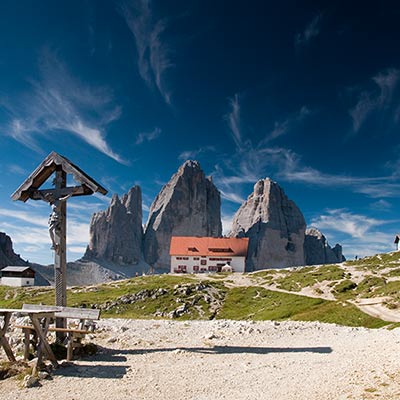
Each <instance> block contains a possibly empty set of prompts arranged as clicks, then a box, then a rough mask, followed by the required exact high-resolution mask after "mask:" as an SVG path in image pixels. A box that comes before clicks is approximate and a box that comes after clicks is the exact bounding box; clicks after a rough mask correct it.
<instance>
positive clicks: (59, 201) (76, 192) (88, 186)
mask: <svg viewBox="0 0 400 400" xmlns="http://www.w3.org/2000/svg"><path fill="white" fill-rule="evenodd" d="M52 174H55V178H54V180H53V186H54V188H51V189H40V187H41V186H42V185H43V183H44V182H46V180H47V179H48V178H49V177H50V176H51V175H52ZM68 174H71V175H73V178H74V180H75V181H76V182H78V183H80V185H79V186H73V187H67V175H68ZM95 192H99V193H101V194H103V195H105V194H107V190H106V189H104V188H103V187H102V186H101V185H99V184H98V183H97V182H96V181H94V180H93V179H92V178H91V177H90V176H88V175H87V174H86V173H85V172H83V171H82V170H81V169H80V168H79V167H77V166H76V165H74V164H72V162H71V161H69V160H68V159H67V158H65V157H63V156H61V155H59V154H57V153H56V152H54V151H53V152H52V153H50V154H49V155H48V156H47V157H46V158H45V160H44V161H43V162H42V163H41V164H40V165H39V166H38V167H37V168H36V170H35V171H34V172H33V173H32V174H31V175H30V176H29V177H28V178H27V180H26V181H25V182H24V183H23V184H22V185H21V186H20V187H19V188H18V189H17V190H16V191H15V192H14V193H13V195H12V196H11V198H12V199H13V200H21V201H23V202H26V201H27V200H28V199H32V200H43V201H46V202H47V203H49V204H50V206H51V214H50V217H49V234H50V239H51V242H52V247H51V248H52V249H53V250H54V282H55V292H56V294H55V305H56V306H62V307H65V306H66V305H67V241H66V231H67V228H66V226H67V224H66V222H67V200H68V199H69V198H70V197H72V196H85V195H91V194H93V193H95Z"/></svg>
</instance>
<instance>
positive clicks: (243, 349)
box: [97, 346, 333, 359]
mask: <svg viewBox="0 0 400 400" xmlns="http://www.w3.org/2000/svg"><path fill="white" fill-rule="evenodd" d="M332 351H333V350H332V348H331V347H327V346H326V347H324V346H321V347H247V346H212V347H211V346H210V347H171V348H149V349H128V350H110V349H105V353H104V355H105V356H106V355H107V354H108V355H109V357H111V358H112V357H113V356H112V354H115V355H118V357H120V356H121V355H123V354H131V355H135V354H137V355H141V354H149V353H163V352H190V353H204V354H242V353H249V354H269V353H320V354H329V353H332ZM97 357H99V359H101V357H102V355H101V354H99V355H98V356H97Z"/></svg>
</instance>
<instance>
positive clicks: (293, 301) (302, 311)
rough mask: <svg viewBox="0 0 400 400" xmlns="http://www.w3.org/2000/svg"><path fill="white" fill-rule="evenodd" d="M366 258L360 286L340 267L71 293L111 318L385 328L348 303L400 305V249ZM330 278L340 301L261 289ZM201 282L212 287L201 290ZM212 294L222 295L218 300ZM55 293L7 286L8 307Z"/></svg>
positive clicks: (3, 291) (131, 282)
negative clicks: (381, 299)
mask: <svg viewBox="0 0 400 400" xmlns="http://www.w3.org/2000/svg"><path fill="white" fill-rule="evenodd" d="M382 260H384V262H383V261H382ZM377 261H379V262H380V264H379V265H380V266H381V265H384V264H385V263H386V266H385V268H388V267H390V268H391V269H390V270H389V271H388V272H387V275H385V276H384V277H382V276H380V274H381V272H376V271H377V270H376V265H377ZM365 262H367V264H368V263H369V264H368V265H370V271H371V272H370V274H369V275H368V276H366V277H365V279H363V280H362V281H361V282H360V283H359V284H358V285H356V284H355V283H354V282H353V281H352V280H351V279H350V278H351V275H350V274H349V273H347V272H346V271H345V270H343V269H342V268H341V267H340V266H338V265H325V266H321V267H304V268H296V269H294V270H265V271H259V272H256V273H252V274H249V275H248V277H249V278H250V279H251V280H252V282H253V285H254V286H251V287H236V288H232V287H231V286H230V284H231V283H232V282H233V281H232V278H231V277H230V274H228V275H227V274H216V275H212V276H207V275H205V276H204V277H203V276H202V277H201V279H199V277H194V276H192V275H189V274H187V275H153V276H145V277H137V278H132V279H128V280H123V281H114V282H111V283H104V284H100V285H93V286H88V287H72V288H69V289H68V291H67V300H68V301H67V303H68V306H71V307H89V308H90V307H96V308H101V309H102V310H103V311H102V317H103V318H104V317H105V318H113V317H120V318H138V319H150V318H168V314H169V313H171V312H172V311H174V310H176V309H177V308H178V307H179V306H181V305H184V304H185V306H186V308H187V312H186V313H184V314H183V315H182V316H180V317H179V319H183V320H185V319H210V318H220V319H221V318H227V319H236V320H241V319H252V320H284V319H291V320H302V321H321V322H330V323H337V324H341V325H348V326H365V327H369V328H377V327H381V326H385V325H388V324H389V323H386V322H384V321H381V320H379V319H376V318H372V317H370V316H368V315H367V314H364V313H363V312H361V311H360V310H359V309H358V308H356V307H355V306H353V305H351V304H350V303H348V302H346V300H349V299H355V298H357V297H377V296H388V297H389V299H388V302H387V304H388V307H393V308H395V307H399V305H400V280H398V281H387V280H386V279H385V277H388V276H399V274H400V268H398V265H397V263H398V262H399V254H398V253H395V254H389V255H382V256H380V257H377V256H375V257H370V258H368V259H363V260H358V261H355V262H353V263H356V264H355V265H356V266H359V267H361V266H363V268H364V267H366V266H365V265H366V264H365ZM362 263H364V264H362ZM387 263H389V265H388V264H387ZM385 272H386V271H385ZM323 281H326V282H327V283H328V286H329V287H330V288H331V291H332V293H333V294H334V295H335V297H336V298H337V299H338V300H337V301H327V300H323V299H320V298H311V297H306V296H299V295H296V294H293V293H282V292H277V291H271V290H268V289H265V288H264V287H261V285H265V286H266V287H268V285H269V284H271V283H275V284H277V286H278V288H281V289H285V290H288V291H292V292H295V291H300V290H301V289H302V288H304V287H313V286H314V285H315V284H316V283H319V282H323ZM201 284H202V285H204V286H205V287H206V289H203V290H200V289H199V290H196V288H198V285H201ZM256 285H260V286H256ZM185 288H186V289H185ZM158 289H164V291H163V292H162V294H161V295H155V293H156V291H157V290H158ZM142 291H147V293H150V295H148V296H144V297H139V296H136V297H135V300H134V301H132V302H130V303H128V304H123V301H122V299H123V298H124V297H126V296H129V297H133V295H135V294H138V293H140V292H142ZM315 292H316V293H317V292H319V294H322V290H320V289H319V290H318V289H315ZM153 294H154V295H153ZM210 294H211V295H212V296H211V297H212V298H213V299H214V300H213V301H212V302H211V303H210ZM54 297H55V296H54V289H52V288H11V287H6V286H0V307H8V308H20V307H21V306H22V305H23V303H32V304H39V303H42V304H54ZM339 300H340V301H339ZM105 308H108V309H107V310H105ZM390 326H392V327H393V326H394V325H393V324H392V325H390Z"/></svg>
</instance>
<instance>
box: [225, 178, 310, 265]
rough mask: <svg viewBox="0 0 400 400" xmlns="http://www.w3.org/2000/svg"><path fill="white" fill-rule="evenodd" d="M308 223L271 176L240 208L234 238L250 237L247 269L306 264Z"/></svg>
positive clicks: (256, 186)
mask: <svg viewBox="0 0 400 400" xmlns="http://www.w3.org/2000/svg"><path fill="white" fill-rule="evenodd" d="M305 229H306V223H305V220H304V217H303V214H302V213H301V211H300V210H299V208H298V207H297V206H296V204H295V203H294V202H293V201H291V200H289V199H288V198H287V196H286V194H285V192H284V191H283V190H282V188H281V187H280V186H279V185H278V184H277V183H276V182H273V181H272V180H270V179H269V178H266V179H263V180H260V181H258V182H257V183H256V184H255V185H254V191H253V193H252V194H251V195H250V196H249V197H248V199H247V201H246V202H245V203H244V204H243V205H242V206H241V207H240V208H239V210H238V211H237V213H236V214H235V216H234V219H233V223H232V231H231V233H230V236H231V237H248V238H249V239H250V240H249V249H248V258H247V263H246V270H247V271H254V270H259V269H265V268H284V267H288V266H295V265H304V246H303V244H304V233H305Z"/></svg>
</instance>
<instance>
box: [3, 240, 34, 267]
mask: <svg viewBox="0 0 400 400" xmlns="http://www.w3.org/2000/svg"><path fill="white" fill-rule="evenodd" d="M27 264H28V263H27V262H26V261H24V260H23V259H22V258H21V257H20V256H19V254H15V253H14V249H13V244H12V241H11V238H10V236H8V235H6V234H5V233H4V232H0V269H2V268H4V267H6V266H8V265H27Z"/></svg>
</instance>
